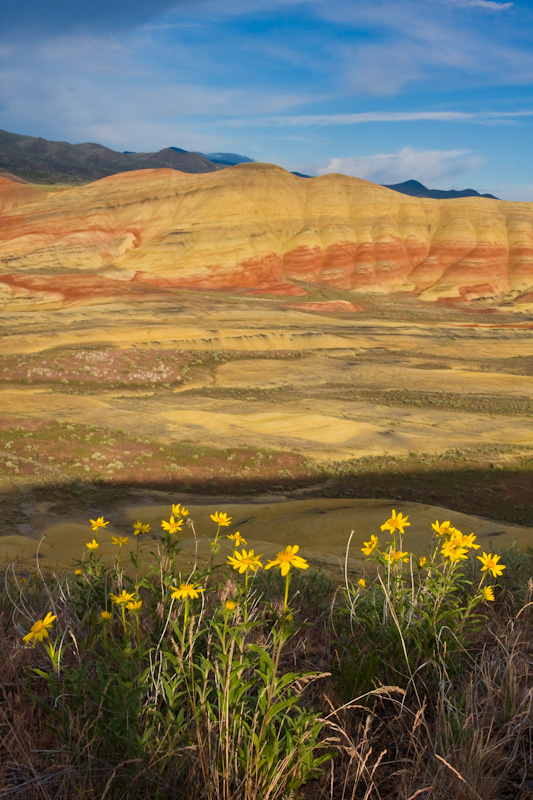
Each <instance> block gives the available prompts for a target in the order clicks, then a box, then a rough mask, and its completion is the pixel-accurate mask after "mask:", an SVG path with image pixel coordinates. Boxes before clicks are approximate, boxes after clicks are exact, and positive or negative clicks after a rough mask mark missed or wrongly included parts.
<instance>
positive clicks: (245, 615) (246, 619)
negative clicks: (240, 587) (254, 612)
mask: <svg viewBox="0 0 533 800" xmlns="http://www.w3.org/2000/svg"><path fill="white" fill-rule="evenodd" d="M247 622H248V570H246V572H245V573H244V624H245V625H246V623H247Z"/></svg>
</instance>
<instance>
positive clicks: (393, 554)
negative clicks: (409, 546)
mask: <svg viewBox="0 0 533 800" xmlns="http://www.w3.org/2000/svg"><path fill="white" fill-rule="evenodd" d="M385 560H386V561H388V562H389V564H394V562H395V561H405V563H406V564H407V562H408V561H409V553H407V552H406V553H402V551H401V550H393V549H392V547H391V549H390V550H389V552H388V553H385Z"/></svg>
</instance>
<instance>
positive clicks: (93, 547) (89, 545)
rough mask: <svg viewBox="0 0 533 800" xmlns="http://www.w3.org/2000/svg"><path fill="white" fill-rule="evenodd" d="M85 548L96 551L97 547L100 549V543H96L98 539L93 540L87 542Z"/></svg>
mask: <svg viewBox="0 0 533 800" xmlns="http://www.w3.org/2000/svg"><path fill="white" fill-rule="evenodd" d="M85 546H86V547H87V548H88V549H89V550H96V548H97V547H100V545H99V544H98V542H97V541H96V539H93V540H92V542H85Z"/></svg>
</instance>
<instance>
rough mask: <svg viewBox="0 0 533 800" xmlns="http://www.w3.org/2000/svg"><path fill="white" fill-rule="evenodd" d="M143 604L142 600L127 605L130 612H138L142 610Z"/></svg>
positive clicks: (131, 601)
mask: <svg viewBox="0 0 533 800" xmlns="http://www.w3.org/2000/svg"><path fill="white" fill-rule="evenodd" d="M142 604H143V601H142V600H130V602H129V603H126V608H127V609H129V610H130V611H133V612H137V611H140V610H141V606H142Z"/></svg>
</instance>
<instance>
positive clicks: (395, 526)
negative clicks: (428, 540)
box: [381, 509, 411, 533]
mask: <svg viewBox="0 0 533 800" xmlns="http://www.w3.org/2000/svg"><path fill="white" fill-rule="evenodd" d="M408 519H409V517H408V516H407V517H404V516H403V514H402V513H401V511H400V513H399V514H396V511H395V510H394V509H393V510H392V517H391V518H390V519H388V520H387V522H385V523H384V524H383V525H382V526H381V530H382V531H390V532H391V533H394V531H400V533H403V529H404V528H405V527H406V526H407V525H411V523H410V522H407V520H408Z"/></svg>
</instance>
